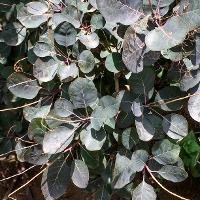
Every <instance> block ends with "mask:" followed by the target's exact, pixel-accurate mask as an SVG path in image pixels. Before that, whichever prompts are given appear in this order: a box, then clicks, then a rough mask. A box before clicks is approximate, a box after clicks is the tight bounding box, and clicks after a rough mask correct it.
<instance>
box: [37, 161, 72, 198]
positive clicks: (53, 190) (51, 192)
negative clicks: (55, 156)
mask: <svg viewBox="0 0 200 200" xmlns="http://www.w3.org/2000/svg"><path fill="white" fill-rule="evenodd" d="M69 182H70V168H69V166H68V165H67V164H66V160H65V159H64V158H62V159H59V160H56V161H54V162H53V163H52V164H50V166H49V167H48V168H47V169H46V170H45V171H44V173H43V175H42V182H41V190H42V193H43V195H44V198H45V199H47V200H51V199H58V198H59V197H61V196H62V195H63V194H64V193H65V192H66V189H67V186H68V185H69Z"/></svg>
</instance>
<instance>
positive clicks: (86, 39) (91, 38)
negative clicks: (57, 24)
mask: <svg viewBox="0 0 200 200" xmlns="http://www.w3.org/2000/svg"><path fill="white" fill-rule="evenodd" d="M78 39H79V40H80V42H81V43H82V44H84V45H85V46H86V47H87V48H88V49H94V48H96V47H97V46H98V45H99V36H98V35H97V34H96V33H91V34H87V35H84V34H81V35H79V36H78Z"/></svg>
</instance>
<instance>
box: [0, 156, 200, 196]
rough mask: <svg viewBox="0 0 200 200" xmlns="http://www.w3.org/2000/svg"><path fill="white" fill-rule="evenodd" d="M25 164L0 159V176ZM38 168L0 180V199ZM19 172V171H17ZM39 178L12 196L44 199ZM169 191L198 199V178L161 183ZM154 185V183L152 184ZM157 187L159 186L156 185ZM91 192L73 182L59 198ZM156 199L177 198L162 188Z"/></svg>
mask: <svg viewBox="0 0 200 200" xmlns="http://www.w3.org/2000/svg"><path fill="white" fill-rule="evenodd" d="M24 167H25V166H24V165H23V164H20V163H16V162H15V161H12V159H11V160H0V177H1V178H2V177H8V176H11V175H12V174H15V173H17V169H20V168H21V169H23V168H24ZM38 170H39V168H38V169H35V170H33V172H31V173H30V172H29V173H27V174H26V175H23V176H19V177H15V178H13V179H10V180H8V181H5V182H0V200H7V199H8V194H9V193H11V192H12V191H14V190H15V189H17V188H18V187H20V186H21V185H23V184H24V183H26V182H27V180H30V179H31V177H33V176H34V175H35V174H36V173H37V171H38ZM18 173H19V172H18ZM40 181H41V180H40V178H37V179H35V180H34V181H33V182H32V183H31V184H29V185H28V186H27V187H25V188H24V189H23V190H20V191H19V192H18V193H17V195H15V196H13V197H14V198H15V199H16V200H44V198H43V195H42V192H41V189H40ZM154 184H155V183H154ZM162 184H163V185H164V186H165V187H166V188H167V189H169V190H170V191H171V192H175V193H176V194H179V195H181V196H183V197H185V198H188V199H190V200H200V178H188V179H187V180H186V181H184V182H181V183H171V182H163V183H162ZM154 186H156V184H155V185H154ZM158 188H159V187H158ZM92 199H93V198H92V194H90V193H87V192H85V191H83V190H81V189H79V188H77V187H75V186H74V185H73V184H71V185H70V186H69V188H68V190H67V191H66V194H65V195H63V196H62V197H61V198H60V199H59V200H92ZM157 199H158V200H178V198H176V197H174V196H171V195H170V194H168V193H167V192H165V191H164V190H163V189H161V188H160V189H159V192H158V198H157ZM112 200H124V199H122V198H119V197H116V196H113V197H112Z"/></svg>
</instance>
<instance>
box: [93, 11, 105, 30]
mask: <svg viewBox="0 0 200 200" xmlns="http://www.w3.org/2000/svg"><path fill="white" fill-rule="evenodd" d="M90 24H91V26H92V28H94V29H102V28H103V27H104V25H105V20H104V18H103V16H102V15H101V14H93V15H92V18H91V20H90Z"/></svg>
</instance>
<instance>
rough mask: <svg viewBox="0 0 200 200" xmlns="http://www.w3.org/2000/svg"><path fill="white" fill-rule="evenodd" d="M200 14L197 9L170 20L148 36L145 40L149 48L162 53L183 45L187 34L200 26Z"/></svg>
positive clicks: (199, 10)
mask: <svg viewBox="0 0 200 200" xmlns="http://www.w3.org/2000/svg"><path fill="white" fill-rule="evenodd" d="M199 13H200V9H199V8H197V9H195V10H192V11H189V12H184V13H181V14H179V15H178V16H173V17H171V18H169V19H168V20H167V22H166V23H165V24H164V25H163V26H160V27H158V28H155V29H154V30H152V31H150V32H149V33H148V34H147V36H146V38H145V43H146V45H147V47H148V48H149V49H151V50H152V51H161V50H164V49H170V48H172V47H174V46H176V45H179V44H181V43H182V42H183V41H184V39H185V37H186V35H187V33H188V32H189V31H192V30H194V29H196V28H197V27H198V26H199V25H200V14H199ZM161 41H165V42H161Z"/></svg>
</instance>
